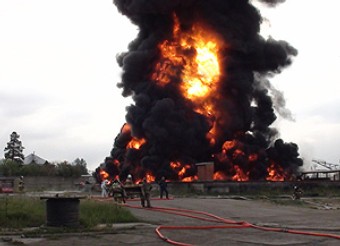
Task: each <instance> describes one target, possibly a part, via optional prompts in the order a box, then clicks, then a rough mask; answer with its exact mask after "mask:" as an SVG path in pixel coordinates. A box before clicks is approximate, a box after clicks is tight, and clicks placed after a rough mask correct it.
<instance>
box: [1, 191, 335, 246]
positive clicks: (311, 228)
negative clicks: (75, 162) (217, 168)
mask: <svg viewBox="0 0 340 246" xmlns="http://www.w3.org/2000/svg"><path fill="white" fill-rule="evenodd" d="M108 202H112V201H111V200H110V201H108ZM151 202H152V207H153V208H151V209H144V208H141V207H140V203H139V201H135V200H134V201H128V203H127V205H128V206H129V207H128V209H129V210H131V212H132V213H133V214H135V215H136V216H137V217H138V218H139V219H140V220H141V222H140V223H131V224H117V225H113V226H112V230H110V233H103V232H102V231H101V230H98V232H96V233H86V234H85V233H83V234H68V235H54V236H53V237H47V238H46V237H41V238H25V237H22V236H20V235H11V236H0V245H32V246H42V245H44V246H57V245H58V246H59V245H83V246H94V245H95V246H106V245H110V246H112V245H146V246H156V245H157V246H158V245H171V244H170V242H166V241H164V240H162V239H161V238H160V236H158V235H157V233H156V231H155V230H156V228H157V227H158V226H174V227H172V228H171V229H163V230H161V231H160V232H161V233H162V235H164V236H165V237H166V238H167V239H168V240H173V241H177V242H180V243H184V244H191V245H231V246H233V245H241V246H244V245H327V246H332V245H334V246H335V245H340V213H339V212H340V199H335V198H333V199H325V198H323V199H321V198H319V199H311V198H303V200H302V201H292V200H288V199H282V200H275V201H273V200H265V199H263V200H251V199H246V198H243V197H233V198H231V197H200V198H173V199H170V200H160V199H153V200H152V201H151ZM163 208H171V209H181V211H179V210H176V211H175V210H171V211H174V212H176V213H177V214H170V213H165V212H164V210H163ZM183 209H185V211H183ZM187 210H196V211H204V212H206V213H211V214H213V215H215V216H218V218H224V219H227V220H228V221H229V222H247V223H249V224H251V225H252V226H251V227H239V228H216V226H217V225H218V226H221V225H229V226H230V225H232V226H235V224H226V223H218V222H216V221H215V222H211V221H208V219H211V218H210V217H207V216H205V215H204V216H203V215H202V214H193V213H189V211H187ZM167 211H168V210H167ZM179 213H181V214H179ZM196 217H203V218H204V219H203V220H202V219H197V218H196ZM242 225H245V223H243V224H242ZM185 226H190V227H191V229H187V228H185ZM197 226H205V228H201V229H198V228H197ZM237 226H239V225H237ZM194 227H195V229H193V228H194ZM258 227H259V228H258ZM273 228H274V229H279V230H281V232H273V231H271V230H272V229H273ZM264 229H267V230H268V231H266V230H264ZM332 235H338V236H337V237H338V238H339V239H335V238H332ZM177 245H179V244H177Z"/></svg>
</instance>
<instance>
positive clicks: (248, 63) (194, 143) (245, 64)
mask: <svg viewBox="0 0 340 246" xmlns="http://www.w3.org/2000/svg"><path fill="white" fill-rule="evenodd" d="M262 2H264V3H267V4H269V5H271V6H274V5H275V4H277V3H282V2H284V1H282V0H281V1H280V0H276V1H275V0H262ZM114 4H115V5H116V7H117V8H118V10H119V12H120V13H121V14H123V15H125V16H127V17H128V18H129V19H130V20H131V22H132V23H133V24H135V25H136V26H138V28H139V33H138V35H137V37H136V38H135V39H134V40H133V41H131V43H130V44H129V49H128V51H127V52H125V53H122V54H119V55H118V58H117V61H118V64H119V66H120V67H121V68H122V71H123V73H122V78H121V79H122V80H121V82H120V83H118V87H119V88H121V89H122V95H123V96H124V97H129V96H131V97H132V98H133V100H134V104H133V105H131V106H129V107H127V114H126V122H127V125H124V126H123V127H122V131H121V132H120V133H119V134H118V135H117V136H116V138H115V141H114V146H113V149H112V151H111V153H110V154H111V156H110V160H111V161H110V162H109V163H107V165H106V166H107V167H106V171H107V172H109V173H110V175H118V174H119V175H120V176H121V178H124V177H126V175H127V174H128V173H131V174H133V175H134V177H135V178H141V177H142V176H143V175H145V174H146V173H151V174H152V175H153V176H155V177H156V178H159V177H160V176H163V175H165V176H166V177H167V178H168V179H172V180H178V179H180V178H184V177H185V176H192V175H195V174H196V168H195V165H194V164H195V163H197V162H203V161H214V162H215V171H216V172H220V173H222V174H223V175H224V176H225V177H227V178H226V179H228V177H231V176H233V175H234V174H235V166H237V167H238V168H240V169H241V170H242V172H243V173H247V175H248V176H249V179H250V180H265V178H266V177H267V176H268V168H269V167H271V166H273V165H274V164H273V163H275V165H274V166H275V167H276V168H277V169H278V170H280V171H281V172H282V173H284V174H285V175H288V176H287V177H290V178H291V177H293V176H294V175H295V174H296V173H297V171H298V167H300V166H302V164H303V162H302V159H300V158H299V154H298V147H297V145H296V144H294V143H285V142H284V141H283V140H282V139H279V133H278V130H277V129H275V128H273V127H271V125H272V123H273V122H274V121H275V120H276V118H277V115H276V112H277V111H278V110H277V108H275V107H274V106H273V99H272V97H271V95H270V91H271V90H272V86H271V85H270V86H268V83H267V82H268V80H267V78H268V77H270V76H272V75H273V74H278V73H280V72H281V71H282V70H283V69H284V68H286V67H287V66H289V65H291V63H292V57H293V56H295V55H297V50H296V49H295V48H294V47H292V46H291V45H290V44H289V43H287V42H286V41H282V40H274V39H272V38H270V39H265V38H263V37H262V36H260V35H259V31H260V24H261V21H262V18H261V16H260V12H259V11H258V10H257V9H256V8H255V7H254V6H253V5H252V4H251V2H250V0H209V1H207V0H162V1H160V0H114ZM174 14H175V15H176V16H177V17H178V19H179V22H180V27H181V30H183V31H185V30H190V29H191V28H192V26H193V25H194V23H197V22H199V23H204V25H205V26H206V27H208V28H209V29H210V30H212V31H213V32H215V33H218V34H219V35H220V36H221V37H222V38H223V40H224V42H225V43H227V44H228V45H227V48H226V49H225V50H222V51H221V52H220V56H221V58H222V61H227V62H225V63H223V64H226V66H224V67H222V73H223V74H224V75H226V76H222V77H221V84H222V86H220V87H219V91H218V95H219V96H218V97H216V101H215V104H216V105H217V108H218V109H219V118H218V119H217V118H212V117H209V118H208V117H206V116H204V115H202V114H199V113H197V112H195V111H194V110H193V107H192V104H191V103H190V101H188V100H187V99H185V98H183V96H182V95H181V94H180V93H179V90H178V87H179V85H180V83H181V81H180V79H179V77H178V76H177V77H176V76H173V77H172V78H171V83H170V84H169V85H168V86H166V87H160V86H158V85H157V83H155V82H154V81H153V80H152V78H151V74H152V73H153V71H154V68H155V65H156V64H157V63H159V62H160V61H161V60H162V59H163V58H162V56H161V54H160V50H159V47H158V45H159V44H160V43H162V42H163V41H164V40H169V39H171V38H172V34H173V26H174V18H173V16H174ZM170 66H171V65H170ZM173 70H176V71H177V74H178V75H180V74H181V69H180V68H178V67H174V68H173ZM281 100H283V99H282V98H281ZM283 105H284V103H283ZM276 106H277V105H276ZM213 123H215V124H216V132H217V133H218V134H217V136H216V139H215V144H214V145H211V144H209V141H208V139H207V137H206V135H207V133H208V132H209V131H210V129H211V128H212V125H213ZM132 138H136V139H145V140H146V142H145V143H144V144H143V145H142V146H141V147H140V148H139V149H136V148H127V144H128V143H129V142H130V141H131V140H132ZM226 141H229V142H233V143H234V144H233V145H232V146H230V147H228V148H226V147H223V146H225V145H224V143H225V142H226ZM222 149H223V151H222V152H221V150H222ZM237 149H238V150H242V151H241V152H237V151H236V150H237ZM254 153H256V154H257V157H256V158H255V159H252V158H250V156H252V154H254ZM112 160H114V161H115V164H113V161H112ZM171 162H177V163H180V165H181V166H180V167H177V169H176V168H175V169H174V168H172V167H170V163H171ZM110 165H116V166H115V168H112V167H110ZM184 165H187V167H188V165H189V167H190V168H186V172H185V175H184V176H181V177H179V176H178V172H177V171H178V170H179V169H180V168H181V167H182V166H184Z"/></svg>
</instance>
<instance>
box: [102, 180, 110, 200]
mask: <svg viewBox="0 0 340 246" xmlns="http://www.w3.org/2000/svg"><path fill="white" fill-rule="evenodd" d="M108 183H109V181H108V180H107V179H104V180H103V181H102V183H101V185H100V188H101V189H102V197H108V195H109V194H108V192H107V185H108Z"/></svg>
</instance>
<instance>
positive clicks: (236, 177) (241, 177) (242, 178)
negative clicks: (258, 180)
mask: <svg viewBox="0 0 340 246" xmlns="http://www.w3.org/2000/svg"><path fill="white" fill-rule="evenodd" d="M234 170H235V172H236V174H235V175H234V176H233V177H232V178H231V179H232V180H233V181H248V180H249V177H248V174H246V173H244V172H243V171H242V169H241V168H240V167H239V166H237V165H235V166H234Z"/></svg>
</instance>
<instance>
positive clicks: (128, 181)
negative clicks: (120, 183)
mask: <svg viewBox="0 0 340 246" xmlns="http://www.w3.org/2000/svg"><path fill="white" fill-rule="evenodd" d="M132 184H133V181H132V175H131V174H128V176H127V177H126V180H125V185H132Z"/></svg>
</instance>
